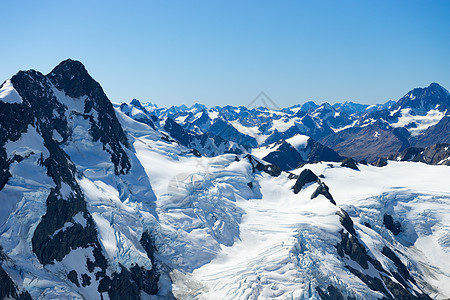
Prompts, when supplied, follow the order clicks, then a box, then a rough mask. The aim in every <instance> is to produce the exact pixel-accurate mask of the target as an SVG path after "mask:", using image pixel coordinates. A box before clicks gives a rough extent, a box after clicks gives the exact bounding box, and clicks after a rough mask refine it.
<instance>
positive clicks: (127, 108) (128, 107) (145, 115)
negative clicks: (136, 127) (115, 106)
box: [120, 99, 156, 129]
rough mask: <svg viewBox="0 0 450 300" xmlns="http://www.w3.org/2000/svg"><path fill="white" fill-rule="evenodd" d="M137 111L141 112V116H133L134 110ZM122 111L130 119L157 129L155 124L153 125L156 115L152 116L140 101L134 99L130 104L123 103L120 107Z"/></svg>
mask: <svg viewBox="0 0 450 300" xmlns="http://www.w3.org/2000/svg"><path fill="white" fill-rule="evenodd" d="M133 108H134V109H137V110H139V111H140V112H141V114H140V115H138V116H133V114H132V110H133ZM120 110H121V111H122V112H123V113H124V114H126V115H127V116H129V117H130V118H133V119H135V120H136V121H139V122H141V123H144V124H147V125H148V126H150V127H151V128H153V129H156V127H155V124H154V123H153V121H154V120H153V118H152V117H155V116H154V115H152V114H150V113H149V112H148V111H147V110H146V109H145V108H144V107H143V106H142V104H141V102H139V100H136V99H133V100H132V101H131V103H130V104H127V103H122V104H121V105H120Z"/></svg>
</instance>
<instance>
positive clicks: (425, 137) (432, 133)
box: [412, 101, 450, 148]
mask: <svg viewBox="0 0 450 300" xmlns="http://www.w3.org/2000/svg"><path fill="white" fill-rule="evenodd" d="M449 102H450V101H449ZM449 132H450V116H448V115H447V116H445V117H443V118H442V119H441V120H440V121H439V123H437V124H436V125H433V126H431V127H429V128H427V129H426V130H425V131H424V132H423V133H422V134H421V135H420V136H418V137H416V138H414V140H413V141H412V145H414V146H415V147H422V148H425V147H430V146H432V145H434V144H436V143H439V144H450V134H449Z"/></svg>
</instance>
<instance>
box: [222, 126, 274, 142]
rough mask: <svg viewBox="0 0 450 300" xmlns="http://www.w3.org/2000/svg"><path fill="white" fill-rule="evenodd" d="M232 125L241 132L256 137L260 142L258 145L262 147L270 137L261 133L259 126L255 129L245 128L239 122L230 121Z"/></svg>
mask: <svg viewBox="0 0 450 300" xmlns="http://www.w3.org/2000/svg"><path fill="white" fill-rule="evenodd" d="M230 123H231V125H232V126H233V127H234V128H236V129H237V130H238V131H239V132H241V133H243V134H246V135H248V136H251V137H254V138H255V139H256V141H257V142H258V145H261V144H262V143H263V142H264V141H265V140H266V139H267V137H268V135H264V134H262V133H261V131H260V130H259V127H258V126H253V127H248V126H244V125H242V124H241V123H240V122H239V120H234V121H230Z"/></svg>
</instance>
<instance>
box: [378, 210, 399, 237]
mask: <svg viewBox="0 0 450 300" xmlns="http://www.w3.org/2000/svg"><path fill="white" fill-rule="evenodd" d="M383 224H384V226H385V227H386V228H387V229H389V231H391V232H392V233H393V234H394V235H398V234H399V233H400V232H401V231H402V225H401V224H400V222H399V221H396V220H394V218H393V217H392V216H391V215H389V214H384V216H383Z"/></svg>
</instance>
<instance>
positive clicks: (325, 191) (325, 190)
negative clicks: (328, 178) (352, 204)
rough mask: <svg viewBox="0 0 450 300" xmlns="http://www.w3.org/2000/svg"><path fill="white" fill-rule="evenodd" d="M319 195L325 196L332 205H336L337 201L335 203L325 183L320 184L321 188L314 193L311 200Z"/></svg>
mask: <svg viewBox="0 0 450 300" xmlns="http://www.w3.org/2000/svg"><path fill="white" fill-rule="evenodd" d="M319 195H323V196H325V197H326V198H327V199H328V200H330V202H331V203H333V204H334V205H336V201H334V199H333V196H331V194H330V191H329V188H328V186H327V185H326V184H325V183H323V182H320V183H319V186H318V187H317V189H316V190H315V191H314V193H313V194H312V195H311V199H314V198H316V197H317V196H319Z"/></svg>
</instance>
